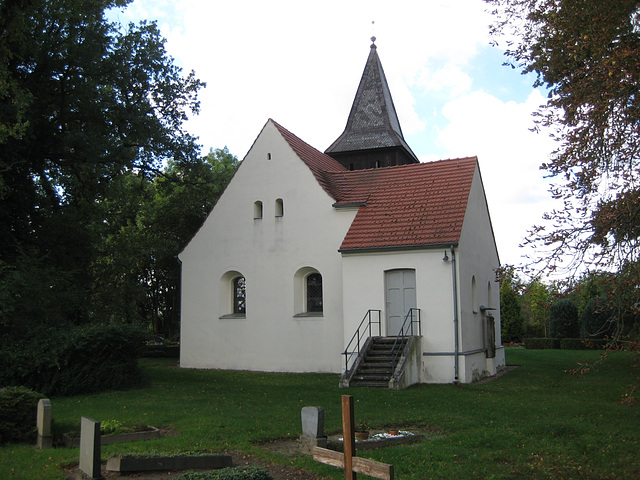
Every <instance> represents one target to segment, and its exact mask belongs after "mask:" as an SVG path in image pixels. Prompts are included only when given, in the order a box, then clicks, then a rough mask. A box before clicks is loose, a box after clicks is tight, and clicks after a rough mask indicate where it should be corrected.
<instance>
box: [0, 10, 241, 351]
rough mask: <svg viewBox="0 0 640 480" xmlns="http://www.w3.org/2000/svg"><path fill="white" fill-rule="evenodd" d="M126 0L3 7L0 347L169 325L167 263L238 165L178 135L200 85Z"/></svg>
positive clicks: (170, 270)
mask: <svg viewBox="0 0 640 480" xmlns="http://www.w3.org/2000/svg"><path fill="white" fill-rule="evenodd" d="M128 3H129V0H98V1H91V2H89V1H84V0H83V1H79V2H78V1H73V0H47V1H45V0H29V1H20V0H19V1H14V0H11V1H9V0H5V1H1V2H0V60H1V61H0V238H2V242H1V243H0V326H1V328H0V337H2V340H3V341H13V340H15V339H20V338H23V337H25V336H28V335H30V332H32V331H34V330H35V329H38V328H41V327H43V326H44V327H45V328H46V327H47V326H55V327H56V328H58V327H60V328H73V327H74V326H77V325H82V324H85V323H88V322H92V321H103V322H104V321H106V322H124V323H131V324H133V323H139V322H145V323H147V324H151V325H152V327H153V329H154V330H156V331H159V332H161V333H163V334H164V335H166V336H167V337H173V336H176V335H177V332H178V321H179V313H178V312H179V294H178V286H179V271H180V268H179V265H178V263H177V260H176V255H177V253H178V252H179V251H180V250H181V249H182V248H183V247H184V245H185V243H186V242H187V241H188V239H189V238H190V237H191V236H192V235H193V234H194V233H195V231H196V230H197V229H198V228H199V227H200V224H201V223H202V221H203V220H204V218H205V217H206V215H207V213H208V211H209V210H210V209H211V207H212V206H213V204H214V203H215V201H216V200H217V198H218V196H219V195H220V193H221V191H222V189H223V188H224V186H225V185H226V183H227V181H228V179H229V178H230V177H231V175H232V174H233V172H234V171H235V167H236V166H237V159H236V158H235V157H233V156H232V155H230V154H229V152H228V151H227V150H226V149H224V150H216V151H212V152H211V153H209V155H207V156H206V157H204V158H201V157H199V146H198V145H197V144H196V139H195V138H193V137H192V136H191V135H189V134H188V133H187V132H186V131H185V130H184V128H183V122H184V121H185V120H186V119H187V118H188V115H190V114H196V113H198V110H199V102H198V100H197V93H198V91H199V89H200V88H201V87H203V86H204V84H203V83H202V82H200V81H199V80H198V79H196V78H195V75H194V73H193V72H191V73H188V74H186V75H183V73H182V71H181V70H180V68H178V67H177V66H176V65H175V64H174V62H173V59H172V58H171V57H169V56H168V55H167V53H166V51H165V48H164V39H163V38H162V37H161V35H160V33H159V30H158V28H157V26H156V24H155V23H146V22H142V23H141V24H139V25H132V24H131V25H128V26H126V27H123V26H121V25H118V24H114V23H110V22H108V21H106V20H105V18H104V11H105V10H106V9H108V8H112V7H123V6H125V5H127V4H128Z"/></svg>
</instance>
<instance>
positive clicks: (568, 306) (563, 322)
mask: <svg viewBox="0 0 640 480" xmlns="http://www.w3.org/2000/svg"><path fill="white" fill-rule="evenodd" d="M549 336H550V337H554V338H577V337H579V336H580V322H579V321H578V308H577V307H576V306H575V305H574V303H573V302H572V301H571V300H568V299H562V300H558V301H557V302H556V303H554V304H553V305H551V308H550V309H549Z"/></svg>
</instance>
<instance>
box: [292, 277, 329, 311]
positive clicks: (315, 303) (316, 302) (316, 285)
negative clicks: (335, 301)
mask: <svg viewBox="0 0 640 480" xmlns="http://www.w3.org/2000/svg"><path fill="white" fill-rule="evenodd" d="M293 294H294V302H293V303H294V305H293V308H294V316H296V317H322V315H323V312H324V292H323V282H322V275H321V274H320V272H318V270H316V269H315V268H312V267H303V268H301V269H299V270H298V271H297V272H296V273H295V275H294V292H293Z"/></svg>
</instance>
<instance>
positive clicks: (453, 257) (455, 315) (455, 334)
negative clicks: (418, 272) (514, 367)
mask: <svg viewBox="0 0 640 480" xmlns="http://www.w3.org/2000/svg"><path fill="white" fill-rule="evenodd" d="M451 276H452V279H453V329H454V331H453V338H454V343H455V347H454V358H453V368H454V380H453V381H454V382H455V383H458V372H459V365H458V353H459V350H460V346H459V343H460V340H459V338H458V274H457V272H456V251H455V248H454V246H453V245H451Z"/></svg>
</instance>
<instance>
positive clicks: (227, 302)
mask: <svg viewBox="0 0 640 480" xmlns="http://www.w3.org/2000/svg"><path fill="white" fill-rule="evenodd" d="M246 285H247V282H246V280H245V277H244V275H243V274H242V273H240V272H239V271H237V270H229V271H228V272H226V273H225V274H224V275H222V277H220V293H219V295H220V296H219V297H218V298H219V301H218V302H219V305H220V310H219V311H218V312H219V313H218V318H220V319H230V318H245V314H246V313H247V287H246Z"/></svg>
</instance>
